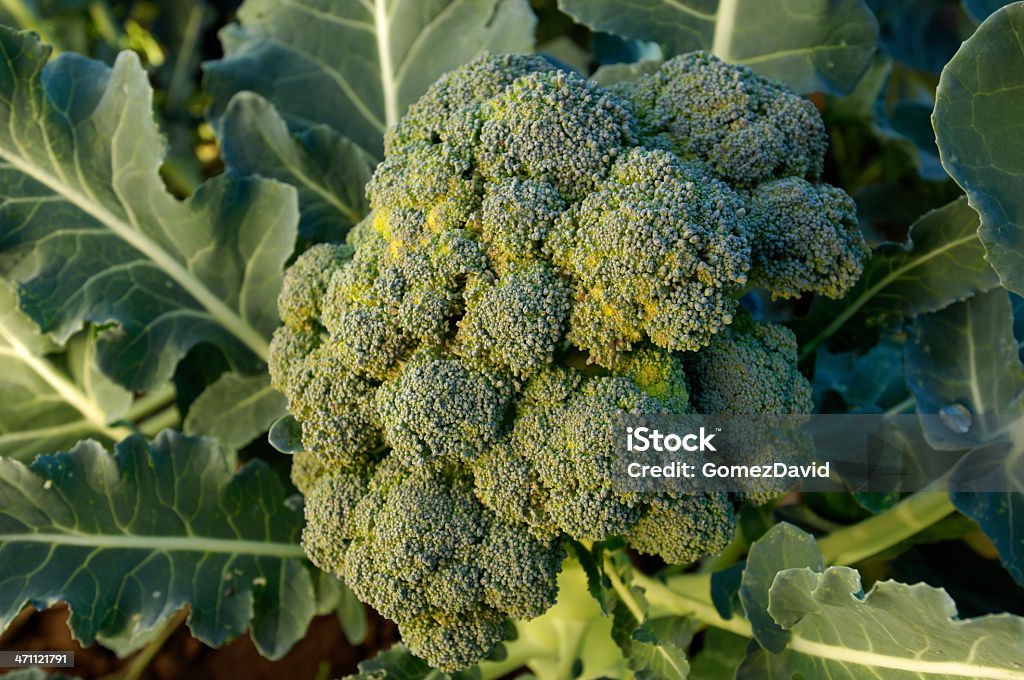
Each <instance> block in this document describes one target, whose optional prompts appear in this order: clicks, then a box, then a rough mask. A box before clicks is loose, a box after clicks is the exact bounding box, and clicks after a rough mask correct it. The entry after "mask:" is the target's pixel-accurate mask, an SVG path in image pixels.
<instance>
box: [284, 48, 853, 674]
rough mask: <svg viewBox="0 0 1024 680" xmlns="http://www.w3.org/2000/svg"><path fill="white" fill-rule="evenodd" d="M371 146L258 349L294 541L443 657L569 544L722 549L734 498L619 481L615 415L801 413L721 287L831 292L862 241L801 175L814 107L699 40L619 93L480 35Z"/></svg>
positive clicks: (802, 384) (464, 651) (474, 639)
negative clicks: (291, 443)
mask: <svg viewBox="0 0 1024 680" xmlns="http://www.w3.org/2000/svg"><path fill="white" fill-rule="evenodd" d="M385 147H386V156H385V159H384V161H383V162H382V163H381V164H380V166H379V167H378V168H377V170H376V172H375V174H374V177H373V179H372V181H371V182H370V183H369V185H368V186H367V194H368V197H369V200H370V205H371V208H372V212H371V214H370V215H369V216H368V217H367V218H366V219H365V220H363V221H362V222H361V223H360V224H358V225H357V226H356V227H355V228H354V229H353V230H352V232H351V233H350V235H349V239H348V243H347V245H325V246H317V247H316V248H314V249H312V250H310V251H309V252H307V253H306V254H304V255H303V256H301V257H300V258H299V259H298V260H296V262H295V264H294V265H293V266H292V268H291V269H290V270H289V272H288V274H287V276H286V281H285V287H284V290H283V291H282V293H281V299H280V300H279V306H280V312H281V317H282V319H283V321H284V326H282V327H281V328H280V329H278V331H277V332H276V334H275V336H274V339H273V342H272V344H271V353H270V357H269V365H270V372H271V378H272V381H273V385H274V386H275V387H276V388H277V389H278V390H280V391H282V392H283V393H284V394H285V395H286V396H287V397H288V405H289V410H290V412H291V413H292V414H293V415H294V417H295V418H296V419H297V420H298V421H299V422H300V423H301V426H302V441H303V444H304V446H305V448H306V449H307V451H305V452H303V453H302V454H297V455H296V458H295V464H294V467H293V476H294V478H295V482H296V484H297V485H298V486H299V488H300V490H301V491H302V492H303V494H304V495H305V497H306V516H307V527H306V530H305V533H304V537H303V542H304V545H305V548H306V551H307V552H308V554H309V556H310V558H311V559H312V560H313V561H314V562H315V563H316V564H318V565H319V566H321V567H322V568H324V569H326V570H328V571H330V572H332V573H336V574H338V575H340V576H341V577H342V578H344V579H345V580H346V582H348V584H349V585H350V586H351V587H352V589H353V590H354V591H355V592H356V594H357V595H358V596H359V597H360V598H361V599H363V600H364V601H366V602H368V603H370V604H371V605H373V606H374V607H376V608H377V609H379V610H380V612H381V613H382V614H384V615H385V616H388V617H389V618H392V619H393V620H395V621H397V622H398V624H399V626H400V628H401V630H402V633H403V635H404V637H405V641H406V642H407V643H408V645H409V646H410V648H411V649H412V650H413V651H414V652H415V653H417V654H419V655H421V656H423V657H424V658H425V659H427V661H429V662H430V663H431V664H433V665H434V666H436V667H439V668H442V669H446V670H451V669H456V668H462V667H465V666H467V665H469V664H471V663H473V662H475V661H477V660H479V659H480V658H481V657H483V656H484V655H486V654H487V653H488V651H489V650H490V649H491V647H493V645H494V644H496V643H497V642H498V641H499V640H500V639H501V638H502V637H503V635H504V631H505V623H506V619H507V618H508V617H514V618H529V617H532V616H537V615H539V614H541V613H543V612H544V611H545V610H546V609H547V608H548V607H549V606H550V605H551V603H552V602H553V601H554V598H555V594H556V592H555V591H556V585H555V577H556V575H557V573H558V571H559V569H560V563H561V560H562V557H563V555H564V552H563V543H564V541H565V540H567V539H568V538H571V539H575V540H591V541H599V540H605V539H610V538H613V537H624V538H626V539H627V540H628V541H629V542H630V543H631V544H632V546H633V547H634V548H636V549H637V550H640V551H643V552H646V553H651V554H657V555H660V556H661V557H663V558H664V559H666V560H668V561H670V562H687V561H690V560H693V559H696V558H698V557H700V556H702V555H706V554H710V553H715V552H717V551H719V550H721V549H722V547H723V546H724V545H726V543H727V542H728V541H729V539H730V538H731V536H732V534H733V529H734V525H735V517H734V511H735V506H736V505H737V503H739V502H743V501H744V500H745V499H744V498H740V497H737V496H736V495H728V494H718V495H713V494H705V495H687V494H673V493H667V492H658V493H654V492H651V493H640V492H635V491H630V492H626V491H623V490H622V489H621V487H620V486H617V485H615V484H613V474H614V473H615V471H616V469H617V468H616V466H617V465H620V464H621V460H620V456H621V453H620V449H619V448H618V447H617V446H616V444H617V442H616V435H617V433H620V431H621V429H622V424H623V419H624V418H627V417H645V416H651V417H653V416H656V415H659V416H660V415H664V414H684V413H700V412H707V413H721V412H732V413H799V412H803V411H806V410H808V409H809V407H810V403H809V396H808V395H809V387H808V386H807V382H806V380H805V379H804V378H803V376H801V375H800V373H799V372H798V371H797V368H796V345H795V340H794V339H793V336H792V334H791V333H789V331H787V330H785V329H782V328H780V327H775V326H769V325H763V324H760V323H758V322H756V321H755V320H753V319H751V318H749V317H748V316H747V315H745V313H743V312H742V311H741V310H740V308H739V307H738V304H737V298H738V297H739V296H740V295H741V294H742V293H743V292H744V290H745V288H746V287H748V286H750V285H760V286H765V287H767V288H768V289H769V290H771V291H772V292H773V293H774V294H776V295H780V296H789V295H796V294H799V293H801V292H804V291H818V292H822V293H824V294H838V292H840V291H841V290H842V289H843V287H844V286H847V285H849V283H850V282H852V281H853V279H855V278H856V276H857V275H858V274H859V268H858V267H859V262H860V261H861V259H862V255H863V242H862V241H861V240H858V237H859V234H858V233H857V231H856V229H855V227H854V225H855V220H854V219H853V212H852V204H851V203H850V202H849V199H848V198H847V197H846V196H845V195H844V194H843V193H842V192H841V191H839V190H838V189H833V188H832V187H826V186H824V185H819V184H815V183H813V182H814V181H815V180H816V178H817V175H818V173H819V171H820V169H821V157H822V154H823V152H824V136H823V134H822V131H821V121H820V119H819V118H818V116H817V113H816V111H815V110H814V107H813V106H811V105H810V104H809V103H807V102H805V101H804V100H802V99H800V98H799V97H797V96H796V95H794V94H793V93H791V92H789V91H788V90H786V89H785V88H784V87H783V86H781V85H778V84H776V83H773V82H771V81H768V80H765V79H763V78H760V77H758V76H755V75H753V74H752V73H751V72H749V71H748V70H747V69H744V68H740V67H735V66H729V65H726V64H724V63H722V62H720V61H718V60H717V59H715V58H714V57H710V56H708V55H705V54H693V55H684V56H683V57H679V58H677V59H674V60H672V61H669V62H667V63H666V64H665V65H664V66H663V67H662V69H661V70H660V71H659V72H657V73H655V74H654V75H652V76H649V77H648V78H646V79H644V80H641V81H639V82H637V83H634V84H632V85H630V86H628V87H623V88H620V89H619V90H617V91H616V92H612V91H608V90H603V89H601V88H599V87H597V86H595V85H594V84H592V83H589V82H587V81H585V80H583V79H582V78H580V77H579V76H577V75H574V74H571V73H565V72H562V71H559V70H557V69H555V68H554V67H552V66H551V65H550V64H548V63H547V62H546V61H544V60H543V59H541V58H538V57H531V56H515V55H502V56H493V55H485V56H483V57H481V58H479V59H477V60H476V61H474V62H473V63H471V64H468V65H466V66H464V67H462V68H460V69H458V70H456V71H453V72H452V73H450V74H448V75H446V76H444V77H443V78H442V79H441V80H439V81H438V82H437V83H435V84H434V85H433V86H432V87H431V88H430V89H429V90H428V92H427V93H426V94H425V95H424V96H423V97H422V98H421V99H420V100H419V101H418V102H417V103H416V104H414V105H413V106H412V107H411V108H410V109H409V112H408V113H407V114H406V116H405V117H404V118H403V119H402V120H401V121H400V122H399V123H398V125H397V126H396V127H395V128H393V129H392V130H391V131H389V132H388V134H387V139H386V144H385ZM770 491H771V490H766V492H765V494H763V495H762V496H763V497H764V498H767V497H768V496H769V495H770V493H769V492H770ZM758 500H760V498H758Z"/></svg>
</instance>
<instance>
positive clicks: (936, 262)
mask: <svg viewBox="0 0 1024 680" xmlns="http://www.w3.org/2000/svg"><path fill="white" fill-rule="evenodd" d="M977 228H978V215H977V214H976V213H975V212H974V211H973V210H971V208H970V207H969V206H968V205H967V201H966V200H965V199H963V198H960V199H957V200H956V201H953V202H952V203H950V204H948V205H945V206H943V207H942V208H939V209H937V210H933V211H931V212H929V213H927V214H925V215H924V216H923V217H921V218H920V219H919V220H918V221H917V222H915V223H914V224H913V226H912V227H911V229H910V238H909V239H908V241H907V243H906V244H904V245H896V244H885V245H882V246H880V247H879V248H877V249H875V252H874V254H873V256H872V257H871V259H870V260H869V261H868V263H867V265H866V266H865V267H864V274H863V275H862V276H861V278H860V281H858V282H857V285H856V286H854V288H853V290H851V291H850V292H849V293H848V294H847V295H846V297H844V298H843V299H842V300H824V299H821V298H818V299H817V300H815V304H814V305H813V306H812V308H811V312H810V313H809V314H808V316H807V317H806V318H805V319H804V320H803V321H802V322H801V323H800V324H799V325H798V329H797V330H798V334H799V335H801V336H802V337H803V338H807V339H806V340H805V341H803V342H802V343H801V352H802V354H801V357H806V356H809V355H810V354H811V353H812V352H813V351H814V350H815V349H816V348H817V347H818V346H819V345H820V344H821V343H823V342H825V341H826V340H828V339H829V338H831V337H833V336H834V335H836V333H837V332H838V331H839V330H840V329H842V328H852V329H858V330H868V331H871V330H878V329H879V328H881V327H883V326H884V325H886V324H888V323H890V322H892V321H893V320H895V319H899V318H903V317H913V316H917V315H918V314H923V313H925V312H934V311H937V310H939V309H942V308H943V307H946V306H947V305H950V304H952V303H954V302H956V301H958V300H964V299H966V298H969V297H970V296H972V295H974V294H976V293H979V292H984V291H988V290H991V289H992V288H994V287H996V286H997V285H999V282H998V280H997V278H996V275H995V273H994V272H993V271H992V268H991V267H990V266H989V265H988V264H987V263H986V262H985V259H984V248H983V246H982V245H981V242H980V241H979V240H978V236H977ZM846 335H849V334H846Z"/></svg>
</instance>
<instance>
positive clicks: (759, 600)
mask: <svg viewBox="0 0 1024 680" xmlns="http://www.w3.org/2000/svg"><path fill="white" fill-rule="evenodd" d="M794 567H809V568H811V569H814V570H816V571H821V570H822V569H823V568H824V567H825V561H824V559H823V558H822V556H821V553H820V552H818V544H817V543H815V542H814V537H813V536H811V535H810V534H808V533H807V532H805V531H801V530H800V529H797V528H796V527H795V526H793V525H792V524H788V523H786V522H781V523H779V524H776V525H775V526H773V527H772V528H771V529H770V530H769V531H768V533H766V534H765V535H764V536H762V537H761V538H760V539H759V540H757V541H755V542H754V544H753V545H752V546H750V555H749V557H747V565H746V567H745V568H744V570H743V579H742V582H741V586H740V602H742V603H743V609H744V611H745V612H746V614H747V619H748V620H749V621H750V627H751V629H752V631H753V633H754V638H755V639H756V640H757V641H758V642H759V643H761V646H762V647H764V648H765V649H767V650H769V651H772V652H778V651H781V650H782V649H783V648H784V647H785V646H786V643H787V641H788V640H789V633H788V632H787V631H784V630H782V629H781V628H779V626H778V625H777V624H776V623H775V621H774V620H773V619H772V617H771V616H770V615H769V614H768V597H769V595H768V594H769V589H770V588H771V586H772V579H774V578H775V574H777V573H778V572H780V571H782V570H783V569H790V568H794Z"/></svg>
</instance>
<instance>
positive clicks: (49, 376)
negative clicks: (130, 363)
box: [0, 323, 132, 441]
mask: <svg viewBox="0 0 1024 680" xmlns="http://www.w3.org/2000/svg"><path fill="white" fill-rule="evenodd" d="M0 339H3V341H4V342H5V343H7V348H9V350H10V352H11V353H12V354H13V355H14V356H15V357H16V358H17V359H18V360H19V361H21V363H23V364H25V365H26V366H28V368H29V369H31V370H32V372H33V373H35V374H36V375H38V376H39V377H40V378H41V379H42V380H43V381H44V382H45V383H46V384H47V385H49V386H50V387H51V388H52V389H53V391H54V392H56V393H57V394H58V395H60V397H61V399H63V400H64V401H65V402H66V403H67V404H68V405H70V406H71V407H72V408H73V409H75V410H76V411H78V412H79V413H81V414H82V417H83V418H84V419H85V420H86V421H87V422H88V423H89V424H90V426H92V427H93V428H94V429H95V430H96V431H97V432H100V433H102V434H103V435H105V436H107V437H109V438H110V439H112V440H114V441H117V440H119V439H123V438H124V437H127V436H128V435H130V434H131V433H132V432H131V430H129V429H128V428H125V427H116V428H115V427H109V426H108V425H107V417H106V414H105V413H104V412H103V409H102V408H100V406H99V405H98V404H96V402H94V401H93V400H92V399H90V398H89V397H88V396H87V395H86V394H85V393H84V392H82V391H81V390H80V389H78V386H76V385H74V384H73V383H72V382H70V381H69V380H67V378H65V377H64V376H62V375H60V373H58V372H57V370H56V369H55V368H54V367H53V366H51V365H50V363H49V362H48V361H46V360H45V359H43V358H41V357H37V356H36V355H34V354H33V353H32V352H31V351H30V350H29V349H28V347H26V346H25V344H24V343H22V342H21V341H20V340H19V339H18V337H17V336H16V335H15V334H14V333H12V332H11V331H10V330H8V329H7V328H6V327H5V326H4V325H3V323H0ZM5 349H6V348H5Z"/></svg>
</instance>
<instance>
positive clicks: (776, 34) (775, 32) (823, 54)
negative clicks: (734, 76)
mask: <svg viewBox="0 0 1024 680" xmlns="http://www.w3.org/2000/svg"><path fill="white" fill-rule="evenodd" d="M558 5H559V7H561V8H562V11H564V12H566V13H567V14H569V15H570V16H572V17H573V18H575V19H576V20H577V21H579V22H580V23H583V24H586V25H587V26H589V27H591V28H593V29H595V30H600V31H608V32H609V33H615V34H617V35H620V36H623V37H625V38H637V39H640V40H654V41H655V42H658V43H660V44H661V46H662V48H663V49H664V51H665V52H666V56H674V55H676V54H681V53H683V52H690V51H693V50H707V51H709V52H711V53H713V54H715V55H716V56H718V57H720V58H722V59H723V60H725V61H729V62H732V63H736V64H746V65H747V66H750V67H751V68H753V69H754V70H755V71H757V72H758V73H760V74H762V75H765V76H768V77H770V78H776V79H778V80H782V81H784V82H786V83H787V84H788V85H789V86H790V87H792V88H793V89H795V90H797V91H798V92H815V91H822V92H833V93H837V94H841V93H845V92H849V91H850V89H851V88H852V87H853V86H854V85H855V84H856V83H857V81H858V80H859V79H860V77H861V75H862V74H863V73H864V71H865V69H866V68H867V67H868V64H869V63H870V61H871V58H872V56H873V55H874V53H875V47H876V44H877V42H878V24H877V23H876V21H875V16H874V14H872V13H871V10H870V9H868V7H867V6H866V5H865V4H864V2H863V1H862V0H839V1H838V2H837V1H835V0H799V1H796V2H794V1H793V0H770V1H769V0H682V1H681V0H636V1H635V2H629V3H624V2H620V1H619V0H558Z"/></svg>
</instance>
